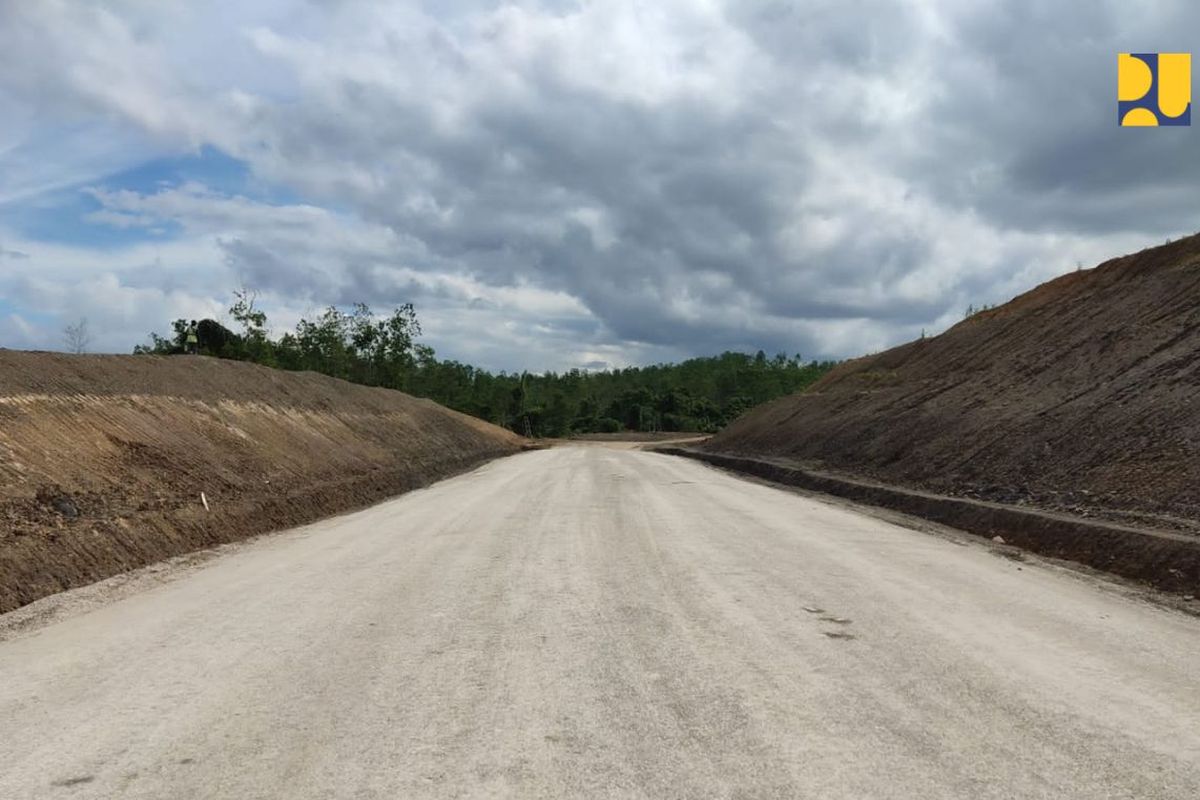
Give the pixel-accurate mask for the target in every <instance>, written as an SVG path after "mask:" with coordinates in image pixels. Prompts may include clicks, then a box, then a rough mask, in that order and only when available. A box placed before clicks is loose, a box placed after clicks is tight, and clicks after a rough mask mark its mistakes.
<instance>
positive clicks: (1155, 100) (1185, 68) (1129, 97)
mask: <svg viewBox="0 0 1200 800" xmlns="http://www.w3.org/2000/svg"><path fill="white" fill-rule="evenodd" d="M1117 121H1118V123H1119V124H1120V125H1121V127H1127V128H1128V127H1154V126H1159V125H1163V126H1166V125H1191V124H1192V54H1191V53H1119V54H1118V55H1117Z"/></svg>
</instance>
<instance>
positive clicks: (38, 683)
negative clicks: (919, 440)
mask: <svg viewBox="0 0 1200 800" xmlns="http://www.w3.org/2000/svg"><path fill="white" fill-rule="evenodd" d="M991 549H992V548H991V547H990V546H989V543H982V544H967V545H964V544H962V543H958V542H956V541H954V540H952V539H948V538H944V537H939V536H935V535H931V534H928V533H921V532H917V531H913V530H909V529H906V528H902V527H898V526H896V525H893V524H889V523H887V522H883V521H880V520H879V519H877V518H874V517H872V516H869V515H865V514H861V513H858V512H855V511H853V510H850V509H847V508H843V507H838V506H835V505H829V504H826V503H822V502H818V501H815V500H810V499H806V498H804V497H800V496H798V495H796V494H792V493H789V492H786V491H781V490H777V489H773V488H770V487H767V486H764V485H760V484H755V483H751V482H746V481H742V480H739V479H737V478H735V477H732V476H729V475H727V474H724V473H721V472H718V471H716V470H714V469H712V468H710V467H707V466H703V465H700V464H697V463H694V462H689V461H684V460H680V459H675V458H671V457H668V456H661V455H656V454H652V453H645V452H640V451H634V450H615V449H606V448H600V447H572V448H561V449H554V450H548V451H542V452H533V453H527V454H523V455H520V456H517V457H514V458H511V459H507V460H504V461H500V462H496V463H493V464H490V465H488V466H486V467H484V468H483V469H481V470H478V471H476V472H474V473H472V474H470V475H465V476H462V477H459V478H456V479H453V480H450V481H446V482H444V483H441V484H438V485H436V486H434V487H431V488H430V489H427V490H424V491H420V492H416V493H414V494H411V495H408V496H405V497H402V498H399V499H397V500H395V501H392V502H388V503H385V504H383V505H380V506H378V507H375V508H372V509H370V510H367V511H364V512H361V513H358V514H354V515H350V516H346V517H341V518H338V519H335V520H330V521H327V522H324V523H321V524H317V525H313V526H310V527H308V528H304V529H300V530H298V531H294V532H289V533H286V534H282V535H279V536H275V537H269V538H266V539H262V540H259V541H257V542H254V543H250V544H248V545H246V546H244V547H242V548H240V549H237V550H236V551H234V552H232V553H230V554H228V555H224V556H222V557H219V558H217V559H214V560H212V561H210V562H208V563H207V564H205V565H203V566H201V567H199V568H195V569H192V570H191V571H189V572H188V573H187V574H185V575H183V576H181V577H177V579H175V580H172V581H169V582H165V583H161V584H158V585H155V586H153V587H151V588H149V589H147V590H144V591H140V592H137V593H133V594H131V595H129V596H126V597H123V598H120V599H116V600H112V601H110V602H107V603H104V604H101V605H99V606H98V607H95V608H91V609H90V610H86V611H83V612H78V613H74V614H72V615H67V616H65V617H64V618H61V619H59V620H57V621H55V622H53V623H51V624H49V625H45V626H43V627H40V628H38V629H35V630H28V631H25V632H23V633H20V634H17V635H15V636H11V635H10V637H9V638H8V639H7V641H3V642H0V798H13V799H14V800H19V799H21V798H42V797H47V798H81V797H94V798H111V797H131V798H238V800H243V799H244V798H260V797H261V798H268V797H280V798H423V797H435V798H444V797H522V798H524V797H655V798H658V797H680V798H683V797H687V798H705V797H747V798H749V797H786V798H792V797H810V798H856V799H857V798H921V799H922V800H925V799H926V798H956V799H958V798H1001V799H1002V800H1012V798H1056V800H1057V799H1059V798H1082V799H1085V800H1101V799H1102V798H1179V799H1180V800H1184V799H1185V798H1186V799H1188V800H1191V799H1193V798H1196V797H1198V796H1200V620H1197V619H1195V618H1192V617H1188V616H1186V615H1183V614H1181V613H1179V612H1174V611H1168V610H1164V609H1161V608H1158V607H1155V606H1152V605H1150V604H1148V603H1145V602H1140V601H1138V600H1136V599H1132V598H1130V597H1127V596H1126V595H1125V594H1123V593H1122V592H1121V591H1119V590H1118V589H1116V588H1114V587H1112V586H1108V585H1106V584H1104V583H1103V582H1100V581H1097V580H1094V579H1089V578H1084V577H1081V576H1079V575H1075V574H1072V573H1069V572H1067V571H1064V570H1061V569H1057V568H1054V567H1050V566H1045V565H1040V564H1036V563H1032V562H1025V563H1021V562H1017V561H1014V560H1011V559H1008V558H1003V557H1000V556H998V555H997V554H995V553H993V552H991ZM85 591H86V590H85ZM18 613H19V612H18Z"/></svg>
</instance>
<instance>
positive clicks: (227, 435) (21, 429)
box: [0, 350, 522, 611]
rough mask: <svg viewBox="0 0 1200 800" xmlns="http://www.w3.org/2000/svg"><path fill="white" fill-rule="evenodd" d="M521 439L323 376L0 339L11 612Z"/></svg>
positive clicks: (1, 604) (2, 502)
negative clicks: (67, 350)
mask: <svg viewBox="0 0 1200 800" xmlns="http://www.w3.org/2000/svg"><path fill="white" fill-rule="evenodd" d="M521 442H522V440H521V439H520V438H519V437H517V436H514V435H513V434H511V433H510V432H508V431H505V430H503V429H501V428H498V427H496V426H493V425H489V424H487V423H485V422H482V421H480V420H478V419H474V418H472V417H468V416H465V415H462V414H458V413H456V412H454V411H450V410H448V409H446V408H443V407H441V406H439V405H437V404H436V403H433V402H431V401H428V400H421V399H417V398H414V397H410V396H408V395H406V394H403V393H401V392H395V391H390V390H387V389H373V388H368V387H364V386H356V385H353V384H349V383H346V382H344V381H339V380H335V379H332V378H327V377H325V376H322V375H316V374H312V373H287V372H281V371H278V370H272V369H267V368H264V367H259V366H255V365H252V364H244V363H238V362H231V361H217V360H214V359H208V358H199V357H175V358H161V357H151V356H66V355H56V354H49V353H24V352H13V351H5V350H0V611H5V610H9V609H12V608H15V607H17V606H19V605H22V604H25V603H28V602H30V601H32V600H35V599H37V598H39V597H42V596H44V595H47V594H50V593H53V592H57V591H60V590H62V589H66V588H70V587H73V586H78V585H81V584H83V583H88V582H91V581H95V580H98V579H100V578H104V577H107V576H110V575H113V574H115V573H117V572H121V571H124V570H128V569H131V568H134V567H138V566H142V565H144V564H147V563H151V562H153V561H158V560H161V559H163V558H167V557H170V556H174V555H178V554H181V553H186V552H189V551H191V550H195V549H198V548H203V547H207V546H210V545H214V544H218V543H222V542H227V541H231V540H234V539H239V538H243V537H245V536H249V535H253V534H257V533H262V532H265V531H269V530H272V529H275V528H280V527H286V526H292V525H297V524H302V523H306V522H310V521H313V520H315V519H318V518H321V517H325V516H328V515H330V514H334V513H339V512H342V511H346V510H349V509H352V508H357V507H361V506H365V505H368V504H370V503H373V502H376V501H378V500H381V499H383V498H385V497H388V496H391V495H394V494H398V493H400V492H403V491H406V490H408V489H412V488H416V487H419V486H423V485H425V484H428V483H430V482H432V481H434V480H437V479H438V478H441V477H444V476H446V475H449V474H452V473H455V472H459V471H462V470H465V469H468V468H471V467H473V466H475V465H477V464H479V463H482V462H483V461H485V460H487V459H490V458H495V457H498V456H503V455H507V454H510V453H513V452H516V451H517V450H519V449H520V446H521ZM202 492H203V493H204V498H203V500H207V502H208V504H209V510H207V511H206V510H205V508H204V505H203V500H202V498H201V493H202Z"/></svg>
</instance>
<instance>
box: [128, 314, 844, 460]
mask: <svg viewBox="0 0 1200 800" xmlns="http://www.w3.org/2000/svg"><path fill="white" fill-rule="evenodd" d="M229 313H230V317H232V319H233V321H234V323H235V325H236V326H237V328H238V330H231V329H230V328H228V327H226V326H225V325H223V324H221V323H220V322H217V321H216V320H211V319H205V320H201V321H199V322H198V323H196V325H195V333H196V338H197V342H196V350H197V351H198V352H199V353H200V354H202V355H210V356H215V357H217V358H228V359H236V360H240V361H251V362H254V363H258V364H263V365H265V366H269V367H276V368H279V369H286V370H312V371H314V372H320V373H323V374H325V375H330V376H332V377H335V378H342V379H344V380H348V381H352V382H354V383H361V384H365V385H368V386H383V387H387V388H391V389H399V390H401V391H404V392H408V393H409V394H412V395H416V396H418V397H428V398H430V399H431V400H434V401H436V402H438V403H441V404H442V405H444V406H447V407H449V408H453V409H455V410H457V411H462V412H464V413H467V414H471V415H473V416H476V417H479V418H481V419H485V420H487V421H489V422H492V423H495V424H497V425H501V426H503V427H506V428H509V429H510V430H513V431H515V432H517V433H520V434H523V435H531V436H538V437H557V436H570V435H572V434H580V433H616V432H619V431H626V430H628V431H696V432H703V433H711V432H714V431H717V430H720V429H721V428H722V427H724V426H725V425H726V424H727V423H729V422H731V421H732V420H733V419H735V418H737V417H738V416H740V415H741V414H742V413H743V412H744V411H746V410H747V409H749V408H751V407H753V406H755V405H758V404H760V403H764V402H766V401H768V400H772V399H774V398H776V397H780V396H782V395H786V394H791V393H793V392H796V391H799V390H800V389H803V388H805V387H806V386H808V385H810V384H811V383H813V382H814V381H816V380H817V379H818V378H820V377H821V376H822V375H823V374H825V373H826V372H827V371H828V370H829V369H831V368H832V367H833V365H834V363H835V362H832V361H822V362H817V361H810V362H807V363H805V362H804V361H802V360H801V358H800V355H799V354H797V355H794V356H787V355H786V354H783V353H780V354H778V355H775V356H774V357H768V356H767V355H766V354H765V353H763V352H762V351H759V352H758V353H756V354H753V355H750V354H746V353H734V352H726V353H722V354H721V355H718V356H711V357H705V358H692V359H688V360H686V361H683V362H681V363H678V364H656V365H653V366H647V367H629V368H626V369H612V370H603V371H599V372H591V371H583V370H578V369H573V370H568V371H566V372H561V373H558V372H544V373H540V374H537V373H530V372H520V373H507V372H498V373H493V372H489V371H488V370H485V369H480V368H479V367H474V366H471V365H469V364H463V363H460V362H458V361H453V360H440V359H438V358H437V356H436V354H435V353H434V351H433V349H432V348H431V347H428V346H426V345H423V344H421V343H419V342H418V341H417V338H418V337H419V336H420V334H421V325H420V322H419V321H418V319H417V314H416V310H415V309H414V308H413V306H412V305H411V304H407V305H404V306H401V307H399V308H397V309H395V310H393V311H392V313H391V314H390V315H388V316H386V317H380V316H377V315H376V314H374V313H373V312H372V311H371V309H370V308H369V307H368V306H366V305H365V304H362V303H359V304H356V305H355V306H353V308H352V309H351V310H350V311H343V310H341V309H339V308H336V307H332V306H331V307H329V308H327V309H325V311H324V312H322V314H321V315H320V316H319V317H317V318H316V319H313V320H308V319H302V320H301V321H300V322H299V323H298V324H297V325H296V328H295V330H293V331H289V332H287V333H284V334H283V335H282V336H279V337H277V338H273V337H272V336H271V335H270V334H269V330H270V329H269V327H268V324H267V316H266V314H265V313H264V312H262V311H261V310H259V309H257V308H256V307H255V303H254V295H253V293H252V292H248V291H240V292H236V293H235V303H234V305H233V307H232V308H230V310H229ZM190 326H191V323H189V322H188V321H187V320H182V319H180V320H175V321H174V322H173V323H172V324H171V333H170V335H169V336H160V335H158V334H157V333H152V334H150V343H149V344H147V345H140V346H138V347H137V348H136V349H135V350H134V352H135V353H139V354H158V355H177V354H184V353H187V352H188V351H189V343H188V333H189V328H190Z"/></svg>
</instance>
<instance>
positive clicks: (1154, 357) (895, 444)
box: [705, 236, 1200, 532]
mask: <svg viewBox="0 0 1200 800" xmlns="http://www.w3.org/2000/svg"><path fill="white" fill-rule="evenodd" d="M705 449H706V450H708V451H710V452H716V453H732V454H739V455H752V456H757V457H766V458H772V459H781V458H782V459H788V460H791V461H792V462H794V463H798V464H801V465H806V466H810V467H813V468H818V469H825V470H832V471H835V472H837V471H840V472H844V473H849V474H852V475H858V476H864V477H868V478H873V479H876V480H880V481H884V482H888V483H892V484H897V485H900V486H907V487H912V488H919V489H924V490H929V491H934V492H938V493H942V494H948V495H953V496H959V497H970V498H976V499H982V500H988V501H995V502H1001V503H1007V504H1016V505H1028V506H1032V507H1037V508H1043V509H1049V510H1053V511H1063V512H1068V513H1072V514H1077V515H1083V516H1088V517H1100V518H1103V519H1108V520H1113V521H1117V522H1120V523H1123V524H1127V525H1135V526H1142V527H1151V528H1159V529H1170V530H1176V531H1188V532H1197V531H1200V492H1198V491H1197V486H1200V236H1192V237H1189V238H1186V239H1182V240H1180V241H1177V242H1174V243H1171V244H1168V245H1164V246H1162V247H1155V248H1152V249H1148V250H1144V251H1142V252H1140V253H1136V254H1133V255H1129V256H1125V257H1122V258H1117V259H1113V260H1111V261H1108V262H1106V263H1104V264H1101V265H1100V266H1098V267H1096V268H1095V269H1091V270H1081V271H1078V272H1074V273H1070V274H1067V275H1064V276H1062V277H1060V278H1057V279H1055V280H1052V281H1049V282H1048V283H1045V284H1043V285H1041V286H1039V287H1037V288H1036V289H1034V290H1032V291H1030V292H1027V293H1026V294H1023V295H1021V296H1020V297H1017V298H1016V299H1014V300H1012V301H1011V302H1009V303H1006V304H1005V305H1002V306H1000V307H998V308H995V309H991V310H988V311H985V312H982V313H980V314H977V315H975V316H973V317H971V318H969V319H967V320H964V321H963V322H961V323H960V324H958V325H955V326H954V327H953V328H951V329H950V330H948V331H947V332H945V333H943V334H942V335H940V336H936V337H932V338H928V339H923V340H918V341H914V342H909V343H908V344H905V345H901V346H900V347H896V348H894V349H892V350H888V351H886V352H884V353H879V354H877V355H871V356H867V357H864V358H859V359H856V360H854V361H851V362H848V363H846V364H844V365H842V366H841V367H839V368H838V369H836V370H834V371H833V372H831V373H830V374H829V375H827V376H826V377H825V378H824V379H822V380H821V381H820V382H819V383H817V384H816V385H814V387H813V388H812V389H811V390H810V391H808V392H806V393H803V394H798V395H793V396H790V397H786V398H782V399H780V400H777V401H775V402H774V403H771V404H769V405H766V406H763V407H760V408H758V409H755V410H753V411H751V412H750V413H748V414H746V415H745V416H744V417H742V418H741V419H739V420H738V421H737V422H735V423H734V424H733V425H731V426H729V427H728V428H727V429H726V430H725V431H723V432H722V433H721V434H719V435H718V436H716V437H714V438H713V439H712V440H710V441H709V442H708V443H707V444H706V445H705Z"/></svg>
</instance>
